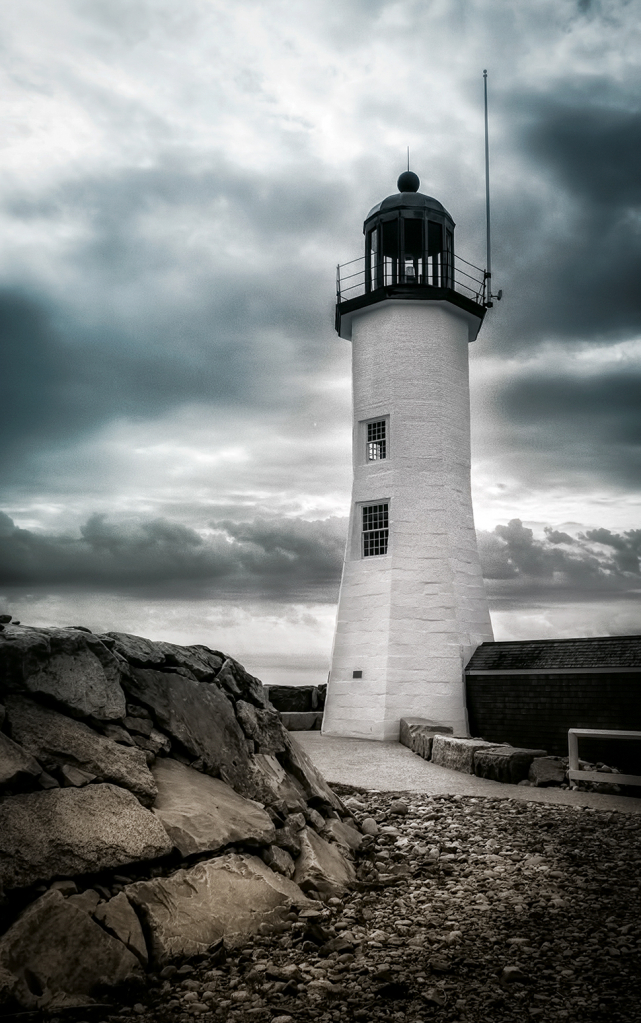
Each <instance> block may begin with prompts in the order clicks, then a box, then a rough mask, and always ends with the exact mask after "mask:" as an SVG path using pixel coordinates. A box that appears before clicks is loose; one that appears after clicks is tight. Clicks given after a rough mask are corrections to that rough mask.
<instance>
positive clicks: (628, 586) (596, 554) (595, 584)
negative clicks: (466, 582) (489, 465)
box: [478, 519, 641, 600]
mask: <svg viewBox="0 0 641 1023" xmlns="http://www.w3.org/2000/svg"><path fill="white" fill-rule="evenodd" d="M478 542H479V553H480V555H481V563H482V567H483V574H484V576H485V579H486V583H487V586H488V592H489V595H490V598H491V597H492V595H494V596H497V597H500V596H509V595H512V596H515V597H517V596H518V597H520V598H521V599H523V598H526V597H535V596H539V597H540V596H542V595H544V594H547V595H548V596H550V597H552V596H554V597H555V598H556V599H568V600H569V599H571V600H590V599H593V600H594V599H598V598H599V597H602V596H603V595H604V593H620V594H625V593H638V592H639V591H640V590H641V571H640V561H639V559H640V557H641V530H638V529H636V530H629V531H627V532H624V533H620V534H618V533H611V532H610V530H608V529H594V530H587V531H586V532H585V533H579V534H578V535H577V536H576V537H571V536H570V535H569V534H567V533H562V532H559V531H558V530H555V529H553V528H552V527H550V526H547V527H545V530H544V536H543V538H537V537H535V536H534V533H533V531H532V530H531V529H528V528H527V527H526V526H524V525H523V523H522V522H521V520H520V519H512V520H511V521H510V522H508V524H507V525H499V526H496V527H495V529H494V530H493V531H492V532H484V531H481V532H479V534H478Z"/></svg>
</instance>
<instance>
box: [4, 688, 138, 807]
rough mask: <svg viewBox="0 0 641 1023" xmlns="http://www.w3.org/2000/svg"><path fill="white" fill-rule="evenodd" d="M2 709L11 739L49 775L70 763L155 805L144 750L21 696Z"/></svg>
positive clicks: (12, 697) (11, 697) (14, 697)
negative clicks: (5, 712) (127, 744)
mask: <svg viewBox="0 0 641 1023" xmlns="http://www.w3.org/2000/svg"><path fill="white" fill-rule="evenodd" d="M6 707H7V722H8V725H9V728H10V729H11V735H12V737H13V738H14V739H15V741H16V742H17V743H19V744H20V746H21V747H22V749H24V750H26V751H27V753H30V754H31V755H32V756H33V757H36V758H37V759H38V761H39V762H40V763H41V764H42V766H43V767H44V769H45V770H46V771H48V772H49V773H55V772H56V771H57V770H58V769H59V768H62V767H64V766H65V765H67V764H69V765H71V766H72V767H74V768H79V769H80V770H81V771H84V772H86V773H88V774H90V775H92V776H93V777H94V778H95V779H98V780H100V781H106V782H113V783H114V785H121V786H122V787H123V788H125V789H129V791H130V792H133V793H134V795H136V796H137V797H138V798H139V799H140V801H141V802H142V803H144V804H145V805H146V806H149V805H150V804H151V803H152V802H153V801H154V798H155V796H156V785H155V782H154V779H153V777H152V774H151V772H150V770H149V768H148V767H147V761H146V759H145V754H144V753H143V752H142V750H139V749H136V748H133V749H132V748H128V747H127V746H122V745H120V744H118V743H116V742H113V741H112V740H111V739H107V738H106V737H105V736H103V735H99V734H98V732H96V731H95V730H94V729H93V728H90V727H89V726H88V725H86V724H85V723H84V722H83V721H77V720H75V719H74V718H70V717H67V716H66V715H65V714H60V713H59V712H58V711H55V710H51V709H50V708H49V707H43V706H42V705H40V704H38V703H34V702H33V700H28V699H25V697H23V696H10V697H9V698H8V699H7V704H6Z"/></svg>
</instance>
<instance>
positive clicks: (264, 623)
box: [0, 0, 641, 681]
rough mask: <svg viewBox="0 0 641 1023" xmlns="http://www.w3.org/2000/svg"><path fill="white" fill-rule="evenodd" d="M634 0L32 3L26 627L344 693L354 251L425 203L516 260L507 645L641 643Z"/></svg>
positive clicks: (3, 281) (17, 594)
mask: <svg viewBox="0 0 641 1023" xmlns="http://www.w3.org/2000/svg"><path fill="white" fill-rule="evenodd" d="M640 25H641V3H639V2H638V0H612V2H610V0H522V2H520V3H518V4H513V5H508V4H506V3H504V2H503V0H433V2H430V3H426V2H425V0H398V2H388V0H343V2H342V3H340V4H335V3H330V2H329V0H284V2H279V0H270V2H267V3H265V2H264V0H260V2H255V0H235V2H234V3H231V2H229V0H180V2H178V0H153V2H151V0H52V2H44V0H20V2H19V3H18V2H17V0H10V2H9V3H7V4H5V5H3V7H2V9H1V10H0V27H1V31H0V40H1V41H0V48H1V50H2V60H1V61H0V77H1V78H2V86H1V95H2V103H1V105H0V109H1V111H2V125H1V131H0V146H1V147H2V159H1V160H0V230H1V236H2V245H0V336H1V340H2V344H1V356H0V357H1V362H0V410H1V415H2V428H1V433H0V437H1V443H0V463H1V474H0V478H1V486H0V508H1V509H2V511H1V513H0V595H1V598H2V599H1V603H2V609H3V610H4V609H5V608H6V610H8V611H9V612H10V613H13V614H14V615H15V616H16V617H18V618H20V619H21V620H22V621H24V622H26V623H30V624H85V625H89V626H91V627H93V628H96V629H114V628H117V629H128V630H129V631H135V632H139V633H142V634H146V635H151V636H157V637H163V638H168V639H175V640H177V641H179V642H195V641H197V642H205V643H209V644H210V645H212V646H215V647H218V648H220V647H222V648H224V649H227V650H229V652H230V653H232V654H234V655H236V656H238V657H239V658H240V659H242V660H244V662H245V663H246V664H247V666H248V667H250V668H251V669H253V670H254V671H256V672H257V673H259V674H261V675H262V677H263V678H265V679H266V680H267V681H272V680H274V681H275V680H284V681H298V680H312V679H313V680H315V681H322V680H323V678H324V676H325V674H326V670H327V662H328V656H329V649H330V644H331V636H332V628H333V621H334V614H335V601H336V596H337V589H338V582H339V577H340V566H341V560H342V550H343V544H344V537H345V529H346V518H345V516H346V514H347V511H348V506H349V489H350V482H351V459H350V443H351V438H350V380H349V372H350V364H349V359H350V352H349V343H348V342H346V341H342V340H340V339H339V338H338V337H337V336H336V334H335V333H334V330H333V301H334V275H335V266H336V263H337V262H345V261H347V260H349V259H352V258H354V257H356V256H358V255H359V254H360V252H361V247H362V221H363V219H364V217H365V215H366V213H367V211H368V210H369V209H370V208H371V206H373V205H374V203H376V202H378V201H379V200H380V199H382V198H383V197H384V196H386V195H388V194H390V193H392V192H394V191H395V190H396V189H395V181H396V177H397V176H398V173H399V172H400V171H401V170H402V169H403V167H404V161H405V158H406V157H405V154H406V147H407V146H408V145H409V146H410V149H411V161H412V168H413V169H414V170H415V171H416V172H417V173H418V174H419V176H420V177H421V182H422V184H421V190H422V191H424V192H427V193H428V194H430V195H434V196H436V197H437V198H438V199H439V200H440V201H441V202H443V204H444V205H445V206H446V207H447V209H448V210H449V211H450V212H451V213H452V215H453V217H454V219H455V221H456V223H457V229H456V247H457V251H458V253H459V254H461V255H462V256H464V257H465V258H466V259H469V260H471V261H472V262H474V263H476V264H479V265H481V264H483V262H484V243H485V239H484V180H483V109H482V100H483V95H482V70H483V68H487V69H488V72H489V83H490V87H489V91H490V116H491V162H492V208H493V239H494V248H493V270H494V281H495V285H496V287H497V288H498V287H500V288H502V289H503V293H504V297H503V300H502V301H501V302H500V303H497V304H496V305H495V308H494V309H493V310H492V311H491V312H490V313H489V314H488V317H487V318H486V322H485V324H484V326H483V329H482V332H481V334H480V337H479V339H478V341H477V342H476V343H475V344H474V345H473V346H471V350H470V358H471V384H472V396H471V400H472V413H473V435H472V440H473V454H474V463H473V485H474V499H475V516H476V522H477V528H478V531H479V545H480V549H481V555H482V560H483V566H484V572H485V575H486V579H487V585H488V592H489V594H490V598H491V609H492V616H493V621H494V626H495V632H496V636H497V638H520V637H523V638H531V637H550V636H554V635H566V636H571V635H604V634H621V633H629V632H638V631H641V614H640V613H639V597H640V593H641V574H640V568H639V557H640V555H641V528H639V527H640V526H641V521H640V517H639V506H640V503H641V414H640V406H641V284H640V281H641V102H640V100H639V96H641V67H640V66H639V61H638V54H639V51H640V46H641V38H640V36H641V32H640V29H639V26H640Z"/></svg>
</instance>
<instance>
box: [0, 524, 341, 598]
mask: <svg viewBox="0 0 641 1023" xmlns="http://www.w3.org/2000/svg"><path fill="white" fill-rule="evenodd" d="M215 528H216V532H215V533H214V534H213V535H208V536H206V537H203V536H201V535H200V534H199V533H197V532H196V531H195V530H193V529H190V528H188V527H186V526H183V525H181V524H180V523H175V522H169V521H167V520H165V519H153V520H148V521H129V522H110V521H109V520H108V519H107V518H106V517H105V516H103V515H94V516H92V517H91V518H89V519H88V521H87V522H86V523H85V524H84V525H83V526H82V527H81V529H80V536H79V537H78V536H71V535H62V534H45V533H36V532H33V531H30V530H27V529H20V528H18V527H17V526H15V524H14V523H13V521H12V520H11V519H10V518H9V516H7V515H5V514H4V513H0V584H1V585H2V586H3V587H4V588H6V589H12V590H14V589H15V588H21V589H24V588H25V587H33V588H43V587H49V588H51V587H53V588H54V589H58V588H63V589H64V588H65V587H69V586H71V587H74V588H77V589H87V590H97V591H101V590H102V591H106V592H115V593H118V592H120V593H124V592H129V593H138V594H149V595H150V596H154V597H161V596H171V595H172V594H175V595H176V596H185V595H186V594H189V595H191V596H194V597H198V596H204V595H210V596H215V597H216V599H218V600H224V599H225V598H226V597H237V596H238V594H242V593H245V594H247V593H250V594H251V595H252V596H253V597H264V598H267V599H270V598H283V597H286V598H287V599H289V600H316V601H321V602H326V601H329V602H332V601H334V600H336V596H337V589H338V583H339V579H340V569H341V563H342V557H343V548H344V535H345V522H344V520H342V519H335V518H334V519H326V520H323V521H313V522H304V521H302V520H288V519H281V520H278V521H270V520H266V521H260V520H259V521H255V522H246V523H217V524H215Z"/></svg>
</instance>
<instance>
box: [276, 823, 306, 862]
mask: <svg viewBox="0 0 641 1023" xmlns="http://www.w3.org/2000/svg"><path fill="white" fill-rule="evenodd" d="M301 830H302V828H297V827H296V826H295V825H294V824H292V823H291V822H290V821H287V822H286V823H285V825H284V827H282V828H277V829H276V834H275V835H274V845H276V846H278V847H279V849H285V851H286V852H288V853H290V855H291V856H300V851H301V844H300V833H301Z"/></svg>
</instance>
